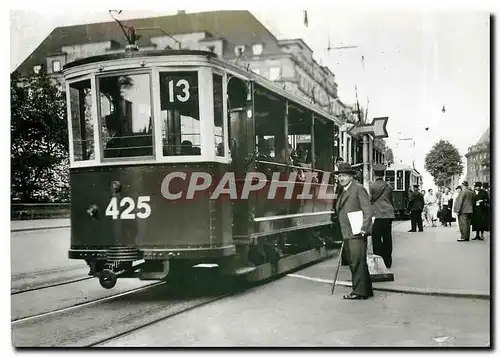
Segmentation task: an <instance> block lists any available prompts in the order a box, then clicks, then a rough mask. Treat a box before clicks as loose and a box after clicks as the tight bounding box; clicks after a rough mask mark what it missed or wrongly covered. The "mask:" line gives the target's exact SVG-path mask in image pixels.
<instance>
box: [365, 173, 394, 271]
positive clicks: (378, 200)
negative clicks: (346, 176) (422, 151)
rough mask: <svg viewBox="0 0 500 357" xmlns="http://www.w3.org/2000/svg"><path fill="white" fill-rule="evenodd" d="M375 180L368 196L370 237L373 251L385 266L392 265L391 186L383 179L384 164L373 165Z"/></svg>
mask: <svg viewBox="0 0 500 357" xmlns="http://www.w3.org/2000/svg"><path fill="white" fill-rule="evenodd" d="M373 171H374V176H375V181H374V182H372V183H371V184H370V196H371V200H370V202H371V204H372V209H373V217H374V218H375V221H374V222H373V228H372V238H373V253H374V254H376V255H380V256H381V257H382V259H384V263H385V266H386V267H387V268H390V267H391V265H392V221H393V219H394V207H393V203H392V187H391V185H389V184H388V183H387V182H385V181H384V172H385V165H381V164H380V165H374V166H373Z"/></svg>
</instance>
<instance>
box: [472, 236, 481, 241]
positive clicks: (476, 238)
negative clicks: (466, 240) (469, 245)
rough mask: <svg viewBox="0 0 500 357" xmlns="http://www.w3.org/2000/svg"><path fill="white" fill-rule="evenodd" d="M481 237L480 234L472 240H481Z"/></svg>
mask: <svg viewBox="0 0 500 357" xmlns="http://www.w3.org/2000/svg"><path fill="white" fill-rule="evenodd" d="M480 239H481V238H480V237H479V236H477V237H474V238H472V240H480Z"/></svg>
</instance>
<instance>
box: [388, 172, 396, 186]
mask: <svg viewBox="0 0 500 357" xmlns="http://www.w3.org/2000/svg"><path fill="white" fill-rule="evenodd" d="M385 181H386V182H387V183H388V184H389V185H391V187H392V189H394V188H395V187H396V186H395V177H394V171H390V170H387V171H386V172H385Z"/></svg>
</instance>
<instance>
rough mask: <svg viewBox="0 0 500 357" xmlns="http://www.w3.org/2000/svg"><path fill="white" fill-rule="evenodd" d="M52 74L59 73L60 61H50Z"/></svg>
mask: <svg viewBox="0 0 500 357" xmlns="http://www.w3.org/2000/svg"><path fill="white" fill-rule="evenodd" d="M52 72H53V73H57V72H61V61H59V60H56V61H52Z"/></svg>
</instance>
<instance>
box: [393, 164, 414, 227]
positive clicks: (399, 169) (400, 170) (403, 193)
mask: <svg viewBox="0 0 500 357" xmlns="http://www.w3.org/2000/svg"><path fill="white" fill-rule="evenodd" d="M384 179H385V181H387V182H388V183H389V184H390V185H391V187H392V189H393V193H392V198H393V204H394V214H395V216H396V219H404V218H408V212H407V207H408V200H409V196H410V189H411V188H412V187H413V185H419V187H421V186H422V176H421V175H420V173H419V172H418V171H417V170H415V169H414V168H412V167H411V166H408V165H404V164H392V165H391V166H389V167H388V168H387V170H386V171H385V177H384Z"/></svg>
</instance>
